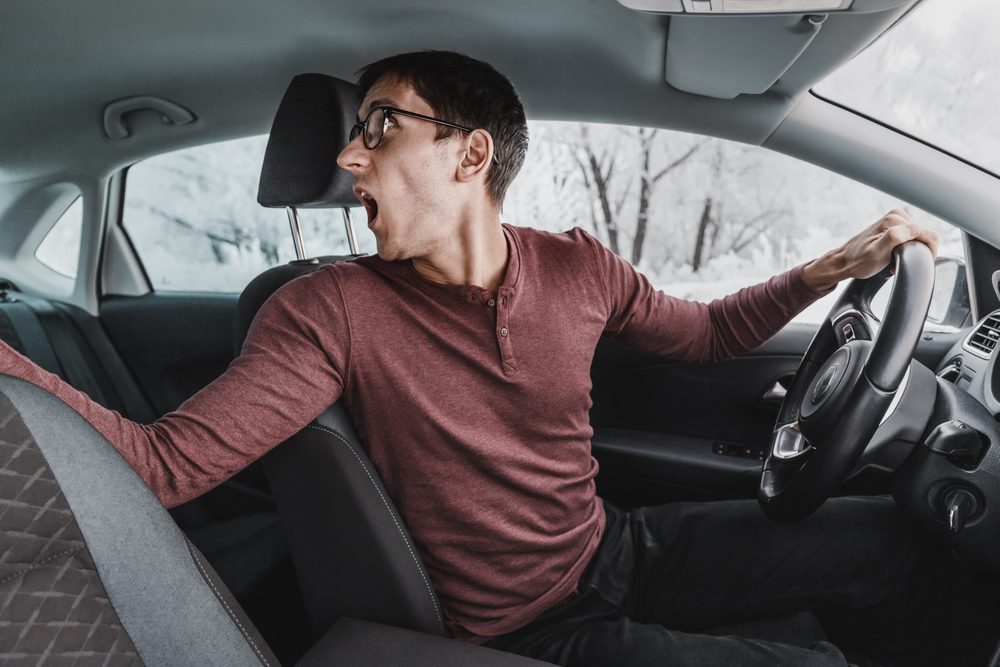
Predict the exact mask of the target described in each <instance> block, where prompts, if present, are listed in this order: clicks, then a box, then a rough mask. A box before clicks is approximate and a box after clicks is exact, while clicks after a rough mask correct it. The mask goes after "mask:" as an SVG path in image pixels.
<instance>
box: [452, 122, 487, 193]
mask: <svg viewBox="0 0 1000 667" xmlns="http://www.w3.org/2000/svg"><path fill="white" fill-rule="evenodd" d="M492 160H493V137H492V136H490V133H489V132H487V131H486V130H482V129H479V130H473V131H472V132H469V134H468V136H467V137H466V139H465V152H464V154H463V155H462V161H461V162H460V163H459V165H458V173H457V174H456V176H457V177H458V180H459V181H461V182H468V181H473V180H476V179H477V178H485V177H486V172H487V170H488V169H489V168H490V162H492Z"/></svg>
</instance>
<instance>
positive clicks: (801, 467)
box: [757, 241, 934, 523]
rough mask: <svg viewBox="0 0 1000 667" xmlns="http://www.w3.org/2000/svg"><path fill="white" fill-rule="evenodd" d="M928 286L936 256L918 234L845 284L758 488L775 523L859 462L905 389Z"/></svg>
mask: <svg viewBox="0 0 1000 667" xmlns="http://www.w3.org/2000/svg"><path fill="white" fill-rule="evenodd" d="M893 266H894V267H895V275H896V279H895V281H894V284H893V287H892V294H891V295H890V297H889V304H888V306H887V307H886V311H885V318H884V321H883V322H882V325H881V327H880V328H879V330H878V333H877V335H876V336H875V339H874V341H872V340H870V338H871V336H870V334H869V333H868V332H867V325H866V322H867V321H868V319H867V318H872V316H871V314H870V313H871V301H872V298H873V297H874V296H875V294H876V293H878V291H879V289H880V288H881V287H882V285H884V284H885V281H886V280H888V278H889V276H890V275H891V274H892V273H893V271H892V270H891V269H892V267H893ZM933 291H934V260H933V258H932V256H931V251H930V249H929V248H928V247H927V246H926V245H924V244H923V243H920V242H918V241H909V242H907V243H904V244H902V245H899V246H897V247H896V248H895V250H894V251H893V260H892V263H890V265H889V266H887V267H886V268H885V269H883V270H882V271H881V272H880V273H878V274H876V275H874V276H872V277H871V278H866V279H863V280H861V279H858V280H852V281H851V283H850V284H849V285H848V286H847V289H846V290H844V293H843V294H842V295H841V296H840V298H839V299H838V300H837V303H836V304H835V305H834V306H833V308H832V309H831V310H830V314H829V315H828V316H827V318H826V321H825V322H824V323H823V325H822V326H821V327H820V329H819V331H818V332H817V333H816V336H815V337H814V338H813V340H812V342H811V343H810V344H809V348H808V349H807V350H806V353H805V356H804V357H803V358H802V362H801V363H800V364H799V368H798V370H797V371H796V372H795V377H794V379H793V380H792V384H791V387H790V388H789V390H788V394H787V395H786V396H785V400H784V402H783V403H782V404H781V410H780V411H779V413H778V421H777V423H776V425H775V429H774V435H773V437H772V439H771V448H770V451H769V453H768V456H767V459H766V460H765V461H764V467H763V469H762V471H761V476H760V489H759V491H758V493H757V500H758V502H759V503H760V506H761V509H762V510H763V511H764V513H765V514H766V515H767V516H769V517H770V518H772V519H774V520H775V521H778V522H781V523H791V522H793V521H798V520H799V519H802V518H805V517H806V516H807V515H809V514H810V513H812V512H813V511H814V510H815V509H816V508H817V507H819V506H820V505H822V504H823V501H825V500H826V499H827V498H828V497H829V496H830V494H831V493H833V491H834V489H835V488H836V487H837V485H838V484H839V483H840V482H841V481H843V480H844V479H845V478H846V477H847V475H848V474H849V473H850V472H851V470H852V469H853V468H854V466H855V465H856V464H857V462H858V459H859V458H860V457H861V454H862V452H863V451H864V449H865V446H866V445H867V444H868V442H869V441H870V440H871V439H872V436H873V435H874V434H875V431H876V430H877V429H878V427H879V425H880V423H881V422H882V421H884V417H885V416H886V413H887V411H888V409H889V407H890V404H891V403H892V399H893V396H894V394H895V393H896V391H897V390H899V391H902V389H901V388H900V384H901V383H902V382H903V378H904V376H905V375H906V373H907V371H908V370H909V367H910V360H911V359H912V358H913V352H914V350H915V349H916V346H917V341H918V340H919V339H920V335H921V332H922V330H923V325H924V320H925V319H926V317H927V309H928V308H929V306H930V301H931V295H932V293H933ZM862 313H864V314H865V315H867V318H866V317H865V316H864V315H862Z"/></svg>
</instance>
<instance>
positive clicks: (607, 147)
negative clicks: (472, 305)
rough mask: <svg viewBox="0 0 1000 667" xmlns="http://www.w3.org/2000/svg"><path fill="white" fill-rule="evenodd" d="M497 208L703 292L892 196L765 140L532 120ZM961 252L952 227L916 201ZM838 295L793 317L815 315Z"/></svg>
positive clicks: (753, 277) (945, 250) (710, 293)
mask: <svg viewBox="0 0 1000 667" xmlns="http://www.w3.org/2000/svg"><path fill="white" fill-rule="evenodd" d="M529 130H530V133H531V148H530V150H529V154H528V157H527V159H526V160H525V165H524V168H523V169H522V172H521V175H520V176H518V178H517V180H516V181H515V183H514V184H513V186H512V187H511V191H510V194H509V195H508V197H507V202H506V203H505V205H504V218H505V220H506V221H508V222H510V223H512V224H515V225H526V226H534V227H540V228H543V229H548V230H553V231H557V230H564V229H569V228H571V227H574V226H579V227H582V228H583V229H585V230H587V231H588V232H590V233H591V234H593V235H594V236H596V237H597V238H598V239H600V240H601V241H602V242H603V243H604V244H605V245H607V246H608V247H609V248H610V249H611V250H613V251H614V252H616V253H618V254H619V255H620V256H621V257H623V258H624V259H626V260H628V261H629V262H631V263H632V264H633V265H634V266H636V267H637V268H638V269H639V270H640V271H641V272H642V273H644V274H645V275H646V276H647V277H648V278H649V279H650V280H651V281H652V282H653V284H654V285H656V286H657V287H658V288H659V289H662V290H664V291H665V292H667V293H668V294H672V295H675V296H679V297H683V298H688V299H695V300H699V301H710V300H712V299H715V298H718V297H721V296H725V295H726V294H730V293H732V292H734V291H736V290H738V289H740V288H741V287H745V286H747V285H750V284H752V283H755V282H759V281H762V280H766V279H767V278H769V277H770V276H772V275H774V274H776V273H780V272H782V271H785V270H787V269H790V268H792V267H794V266H796V265H798V264H802V263H805V262H808V261H810V260H812V259H815V258H816V257H818V256H820V255H822V254H823V253H824V252H826V251H828V250H831V249H833V248H834V247H836V246H838V245H840V244H841V243H843V242H844V241H845V240H847V239H848V238H850V237H851V236H853V235H854V234H855V233H857V232H859V231H861V230H862V229H864V228H865V227H867V226H868V225H870V224H871V223H873V222H874V221H876V220H878V219H879V218H880V217H881V216H882V215H884V214H885V213H886V212H887V211H888V210H890V209H892V208H894V207H897V206H899V205H900V202H899V201H898V200H896V199H894V198H892V197H890V196H888V195H885V194H883V193H881V192H879V191H877V190H874V189H872V188H869V187H867V186H865V185H862V184H859V183H857V182H855V181H852V180H850V179H848V178H845V177H842V176H839V175H837V174H834V173H832V172H829V171H826V170H824V169H821V168H819V167H815V166H813V165H810V164H807V163H805V162H802V161H800V160H795V159H793V158H790V157H788V156H785V155H781V154H779V153H775V152H774V151H769V150H766V149H763V148H759V147H754V146H747V145H744V144H739V143H735V142H729V141H725V140H722V139H710V138H705V137H701V136H696V135H690V134H684V133H681V132H672V131H668V130H659V129H650V128H641V127H640V128H637V127H621V126H611V125H597V124H581V123H556V122H536V123H531V125H530V128H529ZM907 210H908V211H909V213H910V215H911V216H913V218H914V219H916V220H917V221H918V222H920V223H922V224H924V225H926V226H928V227H930V228H932V229H934V230H936V231H937V232H938V233H939V234H940V235H941V248H940V254H941V255H954V256H957V257H962V255H963V249H962V240H961V235H960V233H959V231H958V230H957V229H956V228H954V227H952V226H951V225H948V224H947V223H945V222H943V221H941V220H939V219H937V218H934V217H933V216H931V215H929V214H928V213H925V212H923V211H921V210H919V209H916V208H912V207H907ZM834 298H835V296H832V295H831V296H828V297H826V298H825V299H823V300H821V301H819V302H817V303H816V304H814V305H813V306H811V307H810V308H808V309H807V310H806V311H805V312H803V313H802V314H800V315H799V317H797V318H796V320H797V321H806V322H819V321H820V320H821V319H822V318H823V316H824V315H825V314H826V312H827V310H828V309H829V308H830V307H831V305H832V300H833V299H834Z"/></svg>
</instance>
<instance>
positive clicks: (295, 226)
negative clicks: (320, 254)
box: [285, 206, 306, 259]
mask: <svg viewBox="0 0 1000 667" xmlns="http://www.w3.org/2000/svg"><path fill="white" fill-rule="evenodd" d="M285 211H286V212H287V213H288V226H289V227H291V228H292V243H294V244H295V259H306V247H305V245H303V243H302V227H301V226H299V212H298V211H296V210H295V207H294V206H288V207H286V208H285Z"/></svg>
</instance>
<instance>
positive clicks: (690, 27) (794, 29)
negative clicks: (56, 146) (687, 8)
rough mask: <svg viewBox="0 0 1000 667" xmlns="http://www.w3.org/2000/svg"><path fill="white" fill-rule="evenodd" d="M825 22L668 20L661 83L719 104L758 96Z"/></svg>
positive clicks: (802, 18)
mask: <svg viewBox="0 0 1000 667" xmlns="http://www.w3.org/2000/svg"><path fill="white" fill-rule="evenodd" d="M825 18H826V17H825V16H808V17H805V16H740V17H725V16H711V17H708V16H674V17H672V18H671V19H670V32H669V33H668V35H667V62H666V79H667V83H669V84H670V85H671V86H673V87H674V88H677V89H678V90H683V91H684V92H686V93H694V94H695V95H705V96H707V97H717V98H722V99H732V98H734V97H736V96H737V95H742V94H751V95H757V94H760V93H763V92H764V91H766V90H767V89H769V88H770V87H771V86H773V85H774V83H775V82H776V81H777V80H778V79H780V78H781V75H782V74H784V73H785V71H786V70H787V69H788V68H789V67H791V65H792V63H794V62H795V61H796V60H797V59H798V57H799V56H800V55H802V52H803V51H805V50H806V47H808V46H809V44H810V43H811V42H812V41H813V39H814V38H815V37H816V35H817V34H818V33H819V31H820V28H821V27H822V25H823V19H825Z"/></svg>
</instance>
